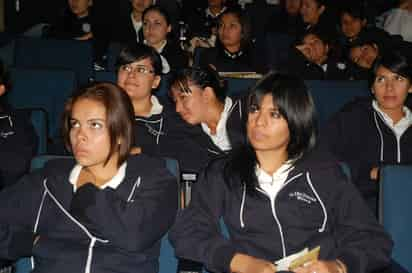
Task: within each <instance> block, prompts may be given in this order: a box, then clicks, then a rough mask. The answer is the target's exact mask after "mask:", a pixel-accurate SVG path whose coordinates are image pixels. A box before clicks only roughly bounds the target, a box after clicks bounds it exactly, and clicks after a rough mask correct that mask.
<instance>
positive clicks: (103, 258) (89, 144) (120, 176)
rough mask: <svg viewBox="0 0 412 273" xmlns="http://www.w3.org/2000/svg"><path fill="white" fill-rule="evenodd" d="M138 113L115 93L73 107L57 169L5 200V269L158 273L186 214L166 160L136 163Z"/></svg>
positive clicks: (108, 88)
mask: <svg viewBox="0 0 412 273" xmlns="http://www.w3.org/2000/svg"><path fill="white" fill-rule="evenodd" d="M132 115H133V106H132V105H131V102H130V100H129V98H128V96H127V95H126V94H125V92H124V91H122V90H121V88H120V87H118V86H117V85H115V84H112V83H97V84H93V85H92V86H89V87H86V88H82V89H80V90H78V91H77V92H75V93H74V95H73V96H72V97H71V98H70V99H69V100H68V101H67V102H66V105H65V110H64V117H63V138H64V140H65V143H66V145H67V148H68V149H69V150H70V151H72V152H73V156H74V158H68V159H56V160H52V161H49V162H47V163H46V165H45V167H44V168H43V169H40V170H37V171H35V172H32V173H30V174H29V175H27V176H25V177H24V178H23V179H22V180H20V181H19V183H16V184H15V185H14V186H13V187H9V188H8V189H6V190H4V191H3V192H0V259H1V258H3V259H10V260H15V259H18V258H20V257H30V256H32V257H33V258H32V263H31V265H32V268H31V270H30V271H31V272H38V273H46V272H47V273H73V272H85V273H90V272H99V273H115V272H123V273H132V272H134V273H157V272H158V268H159V263H158V258H159V252H160V240H161V238H162V237H163V235H164V234H166V232H167V231H168V229H169V228H170V226H171V225H172V224H173V222H174V219H175V216H176V211H177V182H176V178H175V177H174V176H173V174H171V173H170V172H169V170H168V169H167V167H166V162H165V161H164V160H163V159H158V158H154V157H151V156H147V155H144V154H139V155H136V156H134V155H131V153H130V150H131V147H132V143H133V128H132V127H133V119H132Z"/></svg>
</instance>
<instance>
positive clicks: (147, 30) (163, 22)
mask: <svg viewBox="0 0 412 273" xmlns="http://www.w3.org/2000/svg"><path fill="white" fill-rule="evenodd" d="M142 18H143V37H144V41H143V42H144V43H145V44H147V45H149V46H151V47H153V48H155V49H156V51H157V52H158V53H159V54H160V55H161V56H162V57H163V58H162V62H163V72H164V73H167V72H169V71H170V70H176V69H179V68H183V67H185V66H187V64H188V58H187V56H186V54H185V52H183V50H182V49H181V48H180V46H179V44H178V43H177V41H176V39H175V38H174V37H173V33H172V31H173V29H172V23H171V21H170V17H169V15H168V13H167V11H166V10H165V9H163V8H161V7H160V6H157V5H155V6H150V7H149V8H147V9H146V10H145V11H144V12H143V17H142Z"/></svg>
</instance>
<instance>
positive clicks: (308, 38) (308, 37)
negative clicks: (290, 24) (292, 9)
mask: <svg viewBox="0 0 412 273" xmlns="http://www.w3.org/2000/svg"><path fill="white" fill-rule="evenodd" d="M303 41H304V42H311V41H322V40H321V39H320V38H319V37H318V36H316V35H315V34H308V35H306V36H305V37H304V38H303Z"/></svg>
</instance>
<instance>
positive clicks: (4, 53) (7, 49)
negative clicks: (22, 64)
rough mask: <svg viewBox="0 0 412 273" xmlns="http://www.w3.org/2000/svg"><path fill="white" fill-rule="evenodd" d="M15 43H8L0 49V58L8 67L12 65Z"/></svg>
mask: <svg viewBox="0 0 412 273" xmlns="http://www.w3.org/2000/svg"><path fill="white" fill-rule="evenodd" d="M15 44H16V43H15V41H10V42H8V43H7V44H3V45H2V46H1V47H0V58H1V60H2V61H3V63H4V64H6V65H8V66H12V65H14V51H15Z"/></svg>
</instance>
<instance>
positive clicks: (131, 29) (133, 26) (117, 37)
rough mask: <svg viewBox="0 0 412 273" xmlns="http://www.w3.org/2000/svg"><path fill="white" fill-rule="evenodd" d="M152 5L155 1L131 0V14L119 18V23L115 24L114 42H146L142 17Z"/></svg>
mask: <svg viewBox="0 0 412 273" xmlns="http://www.w3.org/2000/svg"><path fill="white" fill-rule="evenodd" d="M151 5H153V0H130V6H131V12H130V14H125V15H123V16H119V22H117V23H114V25H115V27H114V28H113V30H112V32H113V34H112V36H113V37H112V41H115V42H119V43H121V44H129V43H131V42H142V41H143V40H144V38H143V20H142V15H143V12H144V10H145V9H147V8H148V7H150V6H151Z"/></svg>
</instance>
